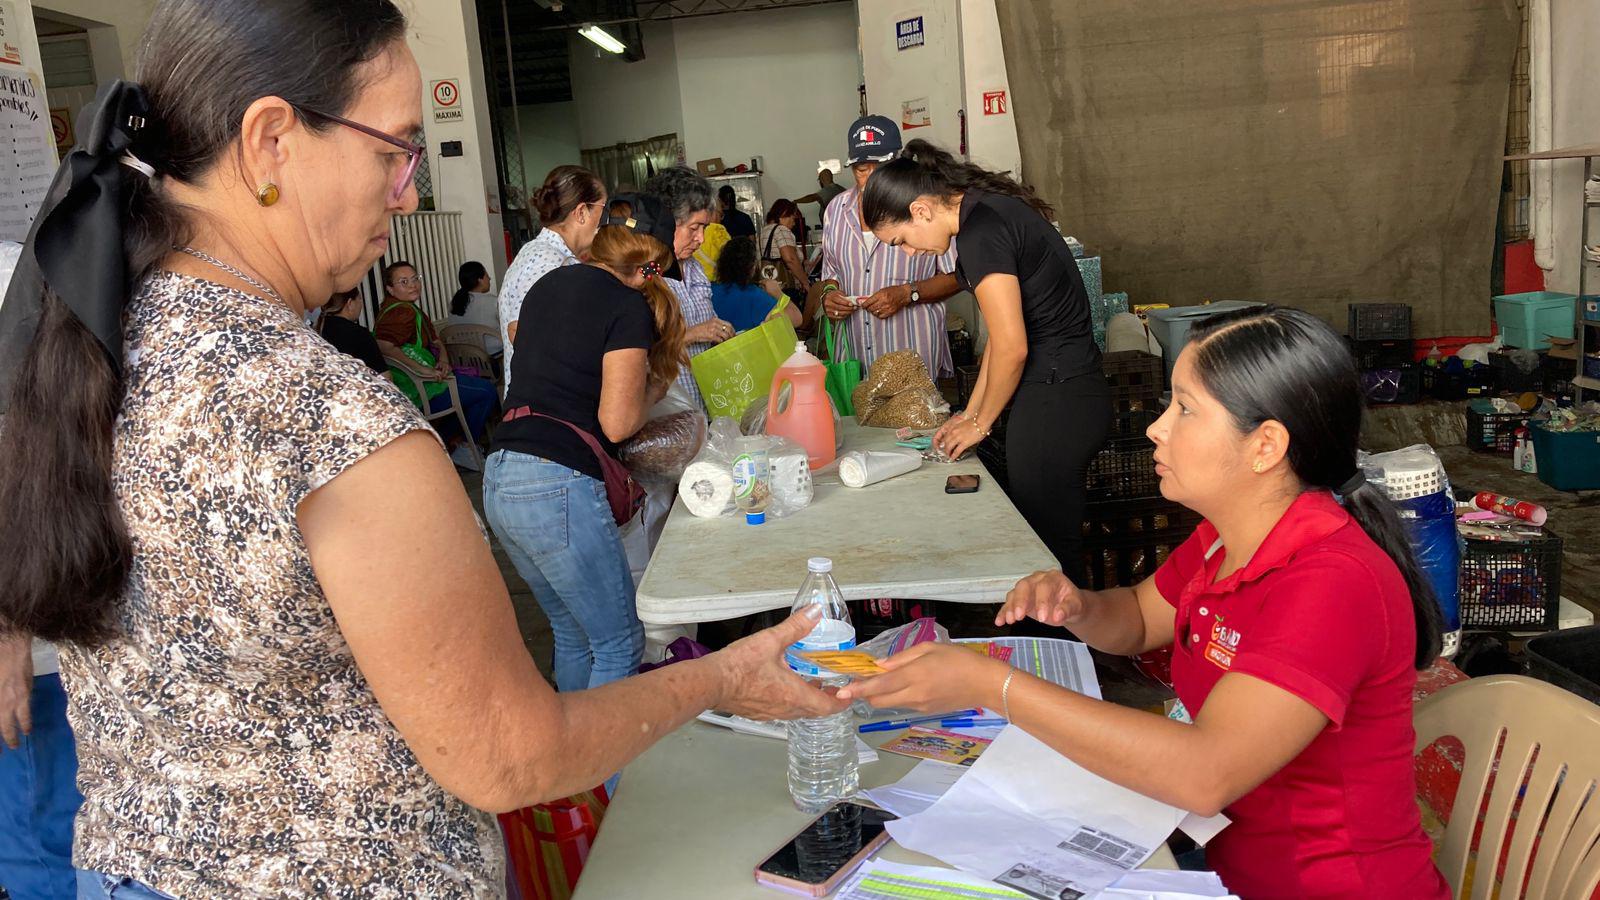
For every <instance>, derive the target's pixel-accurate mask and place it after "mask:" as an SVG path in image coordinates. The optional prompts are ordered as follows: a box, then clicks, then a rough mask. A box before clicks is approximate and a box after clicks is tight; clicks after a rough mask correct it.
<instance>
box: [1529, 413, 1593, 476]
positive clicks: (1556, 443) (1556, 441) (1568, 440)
mask: <svg viewBox="0 0 1600 900" xmlns="http://www.w3.org/2000/svg"><path fill="white" fill-rule="evenodd" d="M1532 430H1533V455H1534V459H1535V460H1536V461H1537V462H1538V464H1539V480H1540V481H1542V482H1544V483H1545V484H1548V485H1550V486H1551V487H1553V488H1555V489H1556V490H1558V491H1592V490H1596V489H1600V431H1549V430H1547V429H1545V428H1544V427H1543V426H1542V425H1534V426H1533V429H1532Z"/></svg>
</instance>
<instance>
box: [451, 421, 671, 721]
mask: <svg viewBox="0 0 1600 900" xmlns="http://www.w3.org/2000/svg"><path fill="white" fill-rule="evenodd" d="M483 511H484V514H485V515H486V516H487V517H488V519H489V525H490V527H492V528H493V529H494V533H495V535H496V536H497V537H499V538H500V545H501V546H502V547H504V548H505V551H506V555H507V556H509V557H511V563H512V565H514V566H516V567H517V573H518V574H520V575H521V576H522V579H523V580H524V581H526V582H527V583H528V587H529V588H530V589H532V591H533V597H534V599H535V600H537V601H538V603H539V606H540V608H541V609H543V610H544V614H545V616H546V617H548V618H549V619H550V630H551V632H552V633H553V634H554V637H555V672H556V688H557V689H558V690H562V691H581V690H583V689H585V688H593V687H599V686H600V685H602V684H609V683H610V682H613V681H617V680H619V679H622V678H626V677H628V676H629V675H632V674H633V673H634V672H635V671H637V670H638V668H639V660H640V659H641V658H642V657H643V655H644V627H643V626H642V625H640V624H639V613H638V611H637V610H636V609H635V608H634V589H633V576H632V574H631V573H630V572H629V570H628V557H627V554H626V553H625V552H624V551H623V549H622V537H621V535H620V534H618V532H617V525H616V522H615V520H614V519H613V518H612V516H611V506H610V504H609V503H608V502H607V501H606V486H605V484H604V482H601V481H597V480H596V479H594V478H590V477H589V476H588V475H584V474H583V473H581V472H576V471H573V470H572V469H569V468H567V467H566V466H563V465H561V464H559V463H553V462H550V461H549V460H546V459H541V458H540V457H537V456H530V455H528V454H526V453H517V452H514V451H511V450H500V451H497V452H495V453H494V454H493V455H491V456H490V457H489V459H488V462H487V463H485V465H484V469H483Z"/></svg>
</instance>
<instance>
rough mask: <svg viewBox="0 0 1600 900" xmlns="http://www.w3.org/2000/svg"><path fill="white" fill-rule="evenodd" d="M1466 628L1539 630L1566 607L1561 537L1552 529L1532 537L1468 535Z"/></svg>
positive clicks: (1464, 567)
mask: <svg viewBox="0 0 1600 900" xmlns="http://www.w3.org/2000/svg"><path fill="white" fill-rule="evenodd" d="M1460 598H1461V627H1462V628H1464V629H1467V630H1469V631H1539V630H1547V629H1551V628H1554V627H1556V621H1557V617H1558V616H1559V615H1560V607H1561V538H1560V537H1559V536H1558V535H1556V534H1554V533H1553V532H1551V531H1549V530H1546V531H1545V532H1544V534H1543V535H1541V536H1540V537H1538V538H1535V539H1532V540H1526V541H1489V540H1483V539H1481V538H1471V537H1469V538H1466V539H1465V549H1464V551H1463V552H1462V555H1461V583H1460Z"/></svg>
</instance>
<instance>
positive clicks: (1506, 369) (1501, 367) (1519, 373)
mask: <svg viewBox="0 0 1600 900" xmlns="http://www.w3.org/2000/svg"><path fill="white" fill-rule="evenodd" d="M1530 352H1533V351H1526V350H1518V351H1516V353H1512V352H1510V351H1506V350H1492V351H1490V353H1489V365H1491V366H1494V369H1495V371H1496V372H1497V373H1499V374H1498V375H1497V377H1498V379H1499V381H1498V383H1497V384H1496V389H1497V390H1498V391H1499V392H1500V393H1502V394H1511V395H1513V396H1515V395H1517V394H1526V393H1530V392H1531V393H1534V394H1537V393H1540V392H1542V391H1543V390H1544V365H1545V360H1546V359H1548V358H1549V356H1548V355H1547V354H1545V353H1538V354H1537V356H1536V357H1535V359H1536V360H1537V362H1536V363H1535V365H1534V367H1533V369H1532V370H1530V371H1527V372H1524V371H1523V370H1522V369H1520V368H1518V367H1517V364H1516V362H1515V358H1522V359H1526V358H1527V357H1526V356H1524V355H1523V354H1526V353H1530Z"/></svg>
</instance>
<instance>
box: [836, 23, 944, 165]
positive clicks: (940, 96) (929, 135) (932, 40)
mask: <svg viewBox="0 0 1600 900" xmlns="http://www.w3.org/2000/svg"><path fill="white" fill-rule="evenodd" d="M960 5H961V4H960V0H868V2H864V3H860V4H858V12H859V14H860V19H859V23H860V39H861V65H862V70H863V72H864V74H865V77H866V85H867V109H868V111H870V112H872V113H874V114H876V115H882V116H888V117H889V118H891V119H894V120H895V121H896V122H900V121H901V113H902V105H903V104H904V102H905V101H907V100H920V99H924V98H925V99H927V101H928V113H929V119H930V122H929V125H928V126H927V127H926V128H916V129H912V130H910V131H907V130H905V129H904V127H903V126H902V129H901V133H902V136H903V137H904V138H905V139H906V140H911V139H912V138H923V139H925V140H930V141H933V142H934V143H935V144H938V145H939V146H941V147H944V148H945V149H947V150H949V151H950V152H952V153H954V152H957V151H958V150H959V149H960V145H961V123H960V118H959V115H958V114H959V111H960V110H961V108H962V103H963V99H962V92H961V81H962V79H961V34H960V24H959V23H960V11H959V10H960ZM915 16H921V17H922V21H923V34H924V36H925V39H926V43H925V44H924V45H923V46H920V47H910V48H908V49H905V50H901V49H899V48H898V46H897V44H896V37H897V35H896V30H895V24H896V23H897V22H900V21H903V20H906V19H910V18H913V17H915Z"/></svg>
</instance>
